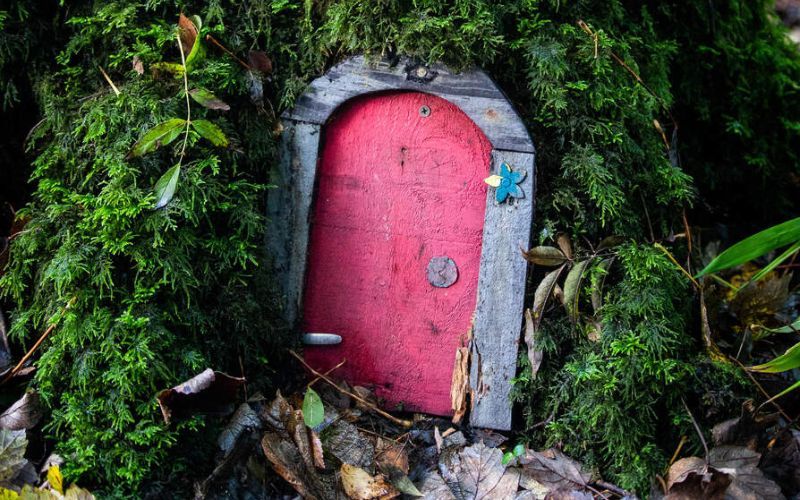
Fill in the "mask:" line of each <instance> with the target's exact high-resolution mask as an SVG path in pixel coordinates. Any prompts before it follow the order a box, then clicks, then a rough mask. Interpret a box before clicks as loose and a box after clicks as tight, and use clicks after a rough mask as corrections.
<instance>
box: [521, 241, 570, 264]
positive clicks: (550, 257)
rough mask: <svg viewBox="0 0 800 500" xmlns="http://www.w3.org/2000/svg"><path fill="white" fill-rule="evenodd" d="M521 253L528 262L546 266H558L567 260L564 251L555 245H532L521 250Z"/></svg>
mask: <svg viewBox="0 0 800 500" xmlns="http://www.w3.org/2000/svg"><path fill="white" fill-rule="evenodd" d="M522 255H523V256H524V257H525V260H527V261H528V262H533V263H534V264H538V265H540V266H548V267H555V266H560V265H561V264H563V263H564V262H566V260H567V256H566V255H564V252H562V251H561V250H559V249H558V248H556V247H548V246H540V247H533V248H531V249H530V250H528V251H527V252H525V251H523V252H522Z"/></svg>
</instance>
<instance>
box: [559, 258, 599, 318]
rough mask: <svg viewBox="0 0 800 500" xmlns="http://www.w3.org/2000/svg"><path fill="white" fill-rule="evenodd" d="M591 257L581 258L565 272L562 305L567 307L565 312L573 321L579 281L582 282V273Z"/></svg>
mask: <svg viewBox="0 0 800 500" xmlns="http://www.w3.org/2000/svg"><path fill="white" fill-rule="evenodd" d="M591 261H592V259H587V260H583V261H581V262H578V263H577V264H575V265H574V266H572V269H570V270H569V273H567V278H566V279H565V280H564V306H566V308H567V314H569V317H570V318H571V319H572V321H575V320H576V319H577V317H578V299H579V298H580V289H581V283H582V282H583V275H584V273H585V272H586V268H587V267H589V263H590V262H591Z"/></svg>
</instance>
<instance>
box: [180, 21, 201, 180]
mask: <svg viewBox="0 0 800 500" xmlns="http://www.w3.org/2000/svg"><path fill="white" fill-rule="evenodd" d="M197 36H200V34H199V33H198V35H197ZM175 37H176V38H177V39H178V50H180V52H181V64H182V65H183V94H184V97H186V131H185V132H184V134H183V146H181V154H180V157H179V158H178V168H179V169H180V166H181V164H183V157H184V156H185V155H186V144H187V143H188V142H189V127H191V126H192V105H191V102H190V101H189V76H188V75H187V73H188V72H189V68H187V67H186V56H185V55H184V53H183V44H181V34H180V32H178V33H177V34H176V35H175Z"/></svg>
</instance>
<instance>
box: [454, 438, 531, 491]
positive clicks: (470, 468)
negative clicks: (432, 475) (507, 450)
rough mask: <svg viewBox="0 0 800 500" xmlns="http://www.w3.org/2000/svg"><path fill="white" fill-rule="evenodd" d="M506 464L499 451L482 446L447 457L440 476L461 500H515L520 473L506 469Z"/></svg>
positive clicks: (477, 445) (468, 448)
mask: <svg viewBox="0 0 800 500" xmlns="http://www.w3.org/2000/svg"><path fill="white" fill-rule="evenodd" d="M502 460H503V452H501V451H500V450H499V449H497V448H488V447H486V446H485V445H484V444H483V443H478V444H474V445H472V446H468V447H466V448H464V449H463V450H461V451H460V452H458V453H455V452H450V453H445V454H444V455H443V456H442V459H441V460H440V461H439V472H441V474H442V477H443V478H444V480H445V482H446V483H447V485H448V486H449V487H450V489H451V490H452V491H453V492H454V493H455V494H456V497H457V498H470V499H475V500H479V499H487V500H488V499H492V500H495V499H496V500H502V499H513V498H514V497H515V495H516V492H517V488H518V487H519V476H520V475H519V471H517V470H516V469H513V468H506V467H505V466H504V465H503V463H502Z"/></svg>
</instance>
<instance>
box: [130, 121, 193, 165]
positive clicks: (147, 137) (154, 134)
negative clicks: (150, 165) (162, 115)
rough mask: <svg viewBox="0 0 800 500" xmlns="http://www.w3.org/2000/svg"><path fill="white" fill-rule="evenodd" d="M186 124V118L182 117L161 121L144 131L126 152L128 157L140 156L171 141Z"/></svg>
mask: <svg viewBox="0 0 800 500" xmlns="http://www.w3.org/2000/svg"><path fill="white" fill-rule="evenodd" d="M185 126H186V120H184V119H182V118H171V119H169V120H167V121H165V122H161V123H159V124H158V125H156V126H155V127H153V128H151V129H150V130H148V131H147V132H145V133H144V135H143V136H142V138H141V139H139V140H138V141H137V142H136V144H134V145H133V148H131V152H130V153H128V157H129V158H135V157H137V156H142V155H144V154H147V153H149V152H151V151H155V150H156V149H158V148H160V147H161V146H166V145H167V144H169V143H171V142H172V141H174V140H175V138H176V137H178V136H179V135H180V134H181V130H183V127H185Z"/></svg>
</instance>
